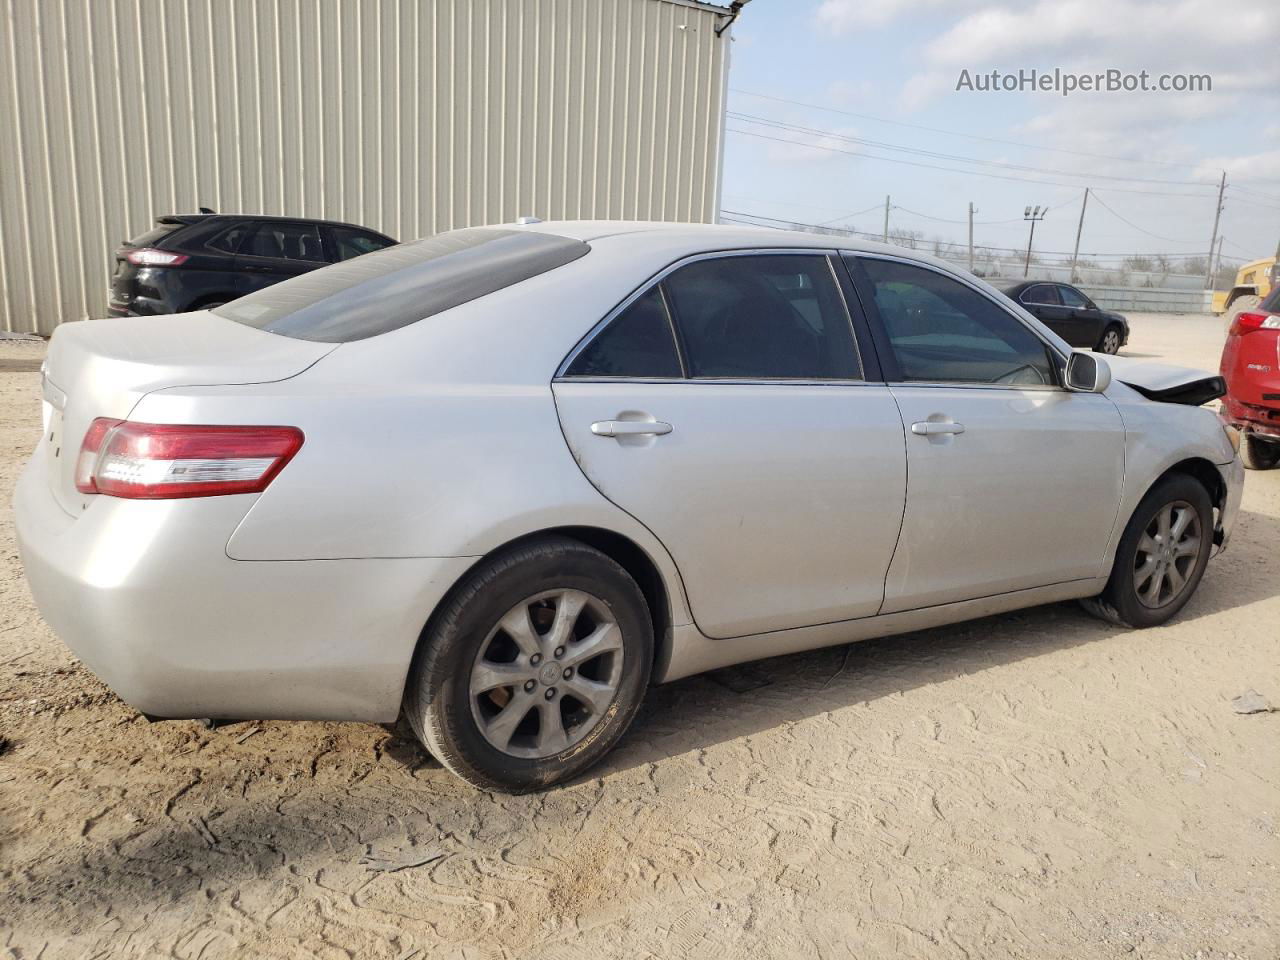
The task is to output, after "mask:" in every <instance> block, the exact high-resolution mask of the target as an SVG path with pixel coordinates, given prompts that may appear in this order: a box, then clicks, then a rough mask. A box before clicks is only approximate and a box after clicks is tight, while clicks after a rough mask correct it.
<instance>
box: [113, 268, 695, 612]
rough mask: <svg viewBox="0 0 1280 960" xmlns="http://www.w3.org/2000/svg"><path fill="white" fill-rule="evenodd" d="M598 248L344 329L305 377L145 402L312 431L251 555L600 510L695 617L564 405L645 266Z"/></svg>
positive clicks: (582, 516) (388, 548) (401, 551)
mask: <svg viewBox="0 0 1280 960" xmlns="http://www.w3.org/2000/svg"><path fill="white" fill-rule="evenodd" d="M592 257H597V258H598V259H597V261H596V268H597V269H593V270H581V271H573V270H571V269H569V268H563V269H562V270H556V271H552V272H551V273H550V274H547V275H544V276H542V277H538V278H534V279H533V280H530V281H526V282H525V283H522V284H518V285H516V287H513V288H510V289H508V290H505V291H501V292H500V293H497V294H494V295H491V296H489V297H485V298H482V299H481V300H478V301H473V302H472V303H470V304H465V305H463V306H461V307H458V308H455V309H453V310H450V311H448V312H446V313H444V314H441V315H439V316H436V317H431V318H428V319H426V320H423V321H420V322H419V323H415V324H411V325H409V326H407V327H404V328H401V329H399V330H396V331H393V332H391V333H388V334H385V335H383V336H379V337H374V338H371V339H369V340H364V341H358V342H354V343H349V344H344V345H342V346H340V347H338V348H337V350H336V351H334V353H333V354H331V355H330V356H329V357H328V359H329V360H331V361H332V362H330V363H327V364H326V363H317V364H316V365H315V366H314V367H312V368H311V369H309V370H308V371H306V373H305V374H303V375H300V376H297V377H295V378H293V379H292V380H289V381H287V382H282V383H275V384H260V385H249V386H245V385H241V386H236V387H192V388H181V387H180V388H173V389H165V390H158V391H155V392H153V393H150V394H148V395H147V396H146V397H144V398H143V399H142V400H141V401H140V402H139V404H138V406H137V408H136V409H135V410H134V412H133V414H132V417H133V419H137V420H147V421H152V422H159V423H172V422H195V423H261V424H281V425H289V426H296V427H299V428H300V429H301V430H302V431H303V433H304V435H305V437H306V440H305V442H304V444H303V446H302V449H301V450H300V451H299V452H298V454H297V456H296V457H295V458H294V460H293V461H292V462H291V463H290V464H289V465H288V466H287V467H286V468H285V470H284V471H282V472H281V474H280V475H279V476H278V477H276V479H275V480H274V481H273V482H272V484H271V486H270V487H269V488H268V489H267V490H266V491H265V492H264V493H263V494H262V495H261V496H260V497H259V498H258V500H257V501H256V502H255V503H254V505H253V507H252V508H251V509H250V510H249V511H248V514H247V515H246V516H245V518H244V520H243V521H242V522H241V523H240V524H239V526H238V527H237V528H236V529H235V531H234V533H233V534H232V535H231V536H230V538H229V542H228V543H227V554H228V555H229V556H230V557H232V558H233V559H237V560H331V559H346V558H408V557H479V556H483V555H485V554H487V553H489V552H491V551H493V550H494V549H496V548H498V547H501V546H502V545H504V544H506V543H509V542H511V541H512V540H515V539H518V538H520V537H522V536H525V535H528V534H530V533H535V532H538V531H541V530H546V529H549V528H554V527H559V526H594V527H599V528H602V529H605V530H610V531H614V532H616V533H620V534H622V535H624V536H627V537H629V538H630V539H631V540H633V541H634V542H635V543H636V544H638V545H639V546H640V547H641V549H643V550H644V551H645V552H646V553H647V554H648V555H649V557H650V558H651V559H652V560H653V562H654V564H655V565H656V566H657V568H658V570H659V571H660V573H661V574H662V575H663V578H664V580H665V581H666V583H667V587H668V593H669V595H670V597H671V601H672V611H671V613H672V618H673V621H672V622H673V623H675V624H680V623H687V622H689V617H688V612H687V606H686V604H685V601H684V597H683V588H682V586H681V581H680V577H679V574H678V572H677V571H676V569H675V566H674V563H673V562H672V560H671V558H670V556H669V555H668V554H667V552H666V550H665V548H664V547H663V546H662V544H661V543H660V542H659V541H658V540H657V539H656V538H655V537H654V536H653V535H652V534H651V533H650V532H649V531H648V530H647V529H646V528H645V527H644V526H643V525H642V524H641V523H640V522H639V521H637V520H635V519H634V518H632V517H631V516H629V515H628V514H626V513H625V512H623V511H622V510H620V509H619V508H618V507H616V506H614V505H613V504H612V503H610V502H609V501H608V500H606V499H605V498H604V497H603V496H602V495H601V494H600V493H599V492H598V491H597V490H596V489H595V488H594V487H593V486H592V485H591V484H590V482H589V481H588V480H587V479H586V478H585V477H584V476H583V474H582V472H581V470H579V469H578V466H577V464H576V463H575V462H574V459H573V456H572V454H571V453H570V451H569V448H568V446H567V444H566V442H565V439H564V436H563V434H562V433H561V429H560V422H559V419H558V417H557V414H556V408H555V402H554V398H553V396H552V392H551V379H552V376H553V374H554V372H555V370H556V368H557V367H558V365H559V363H560V361H561V360H562V359H563V358H564V356H565V355H566V354H567V353H568V352H569V350H570V349H572V347H573V346H574V345H575V344H576V343H577V341H578V340H579V339H580V338H581V337H582V336H583V335H584V334H585V333H586V332H587V331H589V330H590V329H591V327H592V326H593V325H594V324H595V322H596V321H597V320H598V319H599V317H601V316H603V315H604V314H605V313H607V312H608V310H609V309H610V308H611V307H612V306H613V305H614V304H616V303H617V302H618V301H619V300H621V299H623V298H624V297H625V296H626V295H627V294H628V293H630V292H631V289H633V288H634V286H635V284H636V282H638V281H637V280H636V279H635V278H636V276H637V271H636V270H634V269H631V270H620V271H618V270H613V269H605V270H602V269H600V268H605V267H610V268H611V267H616V266H617V263H615V262H613V261H611V260H609V258H607V257H606V256H604V255H602V254H601V253H600V251H598V250H595V251H593V253H592V254H591V255H589V256H588V257H584V258H583V260H582V261H578V263H585V262H586V261H590V260H591V259H592ZM602 261H607V262H602ZM663 265H665V263H664V262H660V261H658V260H655V262H654V266H653V270H654V271H656V270H657V269H659V268H660V267H661V266H663ZM572 266H573V265H570V267H572ZM643 269H645V268H644V266H643V264H642V265H641V270H643ZM602 274H603V275H602ZM645 276H647V274H645V273H642V272H641V273H639V277H640V278H644V277H645ZM628 278H631V279H628Z"/></svg>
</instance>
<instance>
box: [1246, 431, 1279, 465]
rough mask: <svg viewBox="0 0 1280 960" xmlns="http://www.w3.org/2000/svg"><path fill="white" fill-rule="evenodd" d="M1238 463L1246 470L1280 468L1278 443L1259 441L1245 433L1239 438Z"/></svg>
mask: <svg viewBox="0 0 1280 960" xmlns="http://www.w3.org/2000/svg"><path fill="white" fill-rule="evenodd" d="M1240 462H1241V463H1243V464H1244V468H1245V469H1246V470H1272V469H1274V468H1275V467H1277V466H1280V441H1271V440H1259V439H1258V438H1257V437H1255V436H1254V435H1253V434H1251V433H1246V434H1245V435H1244V436H1242V437H1241V438H1240Z"/></svg>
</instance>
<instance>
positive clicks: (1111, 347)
mask: <svg viewBox="0 0 1280 960" xmlns="http://www.w3.org/2000/svg"><path fill="white" fill-rule="evenodd" d="M1102 352H1103V353H1112V354H1114V353H1119V352H1120V334H1119V333H1117V332H1116V331H1115V330H1108V331H1107V332H1106V333H1104V334H1103V335H1102Z"/></svg>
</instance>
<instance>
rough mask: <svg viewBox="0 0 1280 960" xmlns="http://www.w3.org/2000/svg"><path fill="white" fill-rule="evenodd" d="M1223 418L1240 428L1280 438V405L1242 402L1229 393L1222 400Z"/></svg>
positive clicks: (1246, 431)
mask: <svg viewBox="0 0 1280 960" xmlns="http://www.w3.org/2000/svg"><path fill="white" fill-rule="evenodd" d="M1222 418H1223V420H1225V421H1226V422H1227V423H1229V424H1231V425H1232V426H1233V427H1235V428H1236V429H1238V430H1241V431H1243V432H1245V433H1256V434H1260V435H1262V436H1267V437H1273V438H1275V439H1277V440H1280V407H1261V406H1256V405H1254V404H1249V403H1240V402H1239V401H1237V400H1234V399H1232V398H1231V395H1230V394H1228V395H1227V396H1226V397H1224V398H1223V400H1222Z"/></svg>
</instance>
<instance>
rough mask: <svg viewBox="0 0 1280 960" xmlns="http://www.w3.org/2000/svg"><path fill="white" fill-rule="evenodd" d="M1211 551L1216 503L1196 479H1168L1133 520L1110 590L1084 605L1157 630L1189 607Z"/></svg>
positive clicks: (1140, 506)
mask: <svg viewBox="0 0 1280 960" xmlns="http://www.w3.org/2000/svg"><path fill="white" fill-rule="evenodd" d="M1212 548H1213V504H1212V502H1211V501H1210V500H1209V492H1208V491H1207V490H1205V488H1204V485H1203V484H1201V483H1200V481H1199V480H1196V479H1195V478H1194V477H1190V476H1187V475H1186V474H1180V473H1175V474H1171V475H1170V476H1167V477H1165V478H1164V479H1163V480H1161V481H1160V482H1159V483H1157V484H1156V485H1155V486H1154V487H1152V488H1151V490H1150V492H1148V493H1147V495H1146V496H1145V497H1143V498H1142V502H1141V503H1139V504H1138V508H1137V509H1136V510H1135V511H1134V512H1133V516H1132V517H1130V519H1129V524H1128V526H1127V527H1125V531H1124V535H1123V536H1122V537H1121V538H1120V544H1119V546H1118V547H1117V548H1116V559H1115V564H1114V565H1113V566H1112V568H1111V577H1110V579H1109V580H1108V581H1107V586H1106V588H1105V589H1104V590H1103V591H1102V593H1101V594H1099V595H1098V596H1097V597H1093V598H1091V599H1089V600H1084V601H1082V603H1083V605H1084V607H1085V609H1086V610H1088V611H1089V612H1090V613H1092V614H1094V615H1095V616H1098V617H1101V618H1102V619H1104V620H1108V621H1110V622H1112V623H1115V624H1119V625H1122V626H1129V627H1155V626H1159V625H1160V624H1162V623H1165V622H1166V621H1168V620H1170V619H1171V618H1172V617H1174V616H1175V615H1176V614H1177V613H1178V611H1179V610H1181V609H1182V608H1183V606H1185V605H1186V603H1187V601H1188V600H1190V599H1191V595H1192V594H1193V593H1195V591H1196V587H1197V586H1199V584H1200V579H1201V577H1203V576H1204V570H1205V566H1206V565H1207V564H1208V562H1209V552H1210V550H1212Z"/></svg>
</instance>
